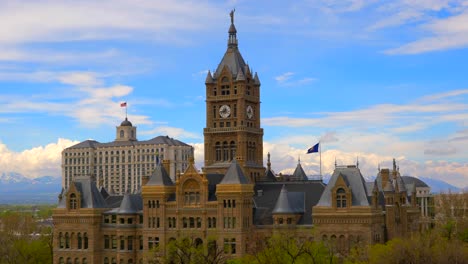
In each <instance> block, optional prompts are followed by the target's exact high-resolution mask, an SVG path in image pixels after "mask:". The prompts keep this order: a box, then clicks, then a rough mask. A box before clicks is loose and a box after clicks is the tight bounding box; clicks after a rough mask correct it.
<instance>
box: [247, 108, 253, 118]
mask: <svg viewBox="0 0 468 264" xmlns="http://www.w3.org/2000/svg"><path fill="white" fill-rule="evenodd" d="M246 111H247V117H248V118H249V119H251V118H252V117H253V109H252V106H250V105H249V106H247V109H246Z"/></svg>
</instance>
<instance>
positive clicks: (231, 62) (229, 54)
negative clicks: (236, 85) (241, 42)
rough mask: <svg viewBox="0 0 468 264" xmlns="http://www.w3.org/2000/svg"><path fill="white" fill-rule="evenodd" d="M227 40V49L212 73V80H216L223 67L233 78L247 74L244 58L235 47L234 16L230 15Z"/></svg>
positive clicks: (236, 46)
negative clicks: (240, 74)
mask: <svg viewBox="0 0 468 264" xmlns="http://www.w3.org/2000/svg"><path fill="white" fill-rule="evenodd" d="M228 33H229V38H228V48H227V50H226V53H224V56H223V59H222V60H221V62H220V63H219V65H218V68H217V69H216V71H215V72H214V78H218V77H219V76H220V74H221V72H222V71H223V69H224V67H227V68H228V69H229V71H230V72H231V74H232V77H233V78H236V77H237V76H238V73H242V75H244V76H246V74H247V72H246V71H245V69H246V67H245V66H246V65H247V64H246V63H245V61H244V58H242V55H241V54H240V52H239V48H238V45H237V36H236V34H237V30H236V27H235V26H234V14H233V13H231V25H230V27H229V31H228Z"/></svg>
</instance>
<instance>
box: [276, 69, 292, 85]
mask: <svg viewBox="0 0 468 264" xmlns="http://www.w3.org/2000/svg"><path fill="white" fill-rule="evenodd" d="M293 75H294V72H285V73H283V74H281V75H278V76H276V77H275V80H276V81H277V82H279V83H283V82H285V81H287V80H289V79H291V77H292V76H293Z"/></svg>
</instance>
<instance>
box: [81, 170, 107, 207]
mask: <svg viewBox="0 0 468 264" xmlns="http://www.w3.org/2000/svg"><path fill="white" fill-rule="evenodd" d="M72 184H73V185H74V186H75V188H76V190H77V191H79V192H80V194H81V208H108V205H107V203H106V201H105V200H104V198H103V197H102V195H101V192H100V191H99V190H98V188H97V187H96V184H95V183H94V182H93V181H92V180H91V179H90V177H85V176H83V177H81V176H78V177H75V180H74V181H73V182H72Z"/></svg>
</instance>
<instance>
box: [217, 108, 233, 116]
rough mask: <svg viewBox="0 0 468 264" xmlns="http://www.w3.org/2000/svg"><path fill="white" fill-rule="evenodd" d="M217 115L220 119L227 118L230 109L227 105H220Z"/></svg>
mask: <svg viewBox="0 0 468 264" xmlns="http://www.w3.org/2000/svg"><path fill="white" fill-rule="evenodd" d="M219 115H220V116H221V117H222V118H227V117H229V116H230V115H231V108H230V107H229V106H228V105H222V106H221V107H220V108H219Z"/></svg>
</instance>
